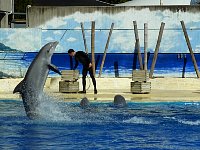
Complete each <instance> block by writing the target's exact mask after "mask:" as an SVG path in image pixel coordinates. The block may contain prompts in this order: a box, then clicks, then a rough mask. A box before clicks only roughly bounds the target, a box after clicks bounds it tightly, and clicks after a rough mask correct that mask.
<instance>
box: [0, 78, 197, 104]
mask: <svg viewBox="0 0 200 150" xmlns="http://www.w3.org/2000/svg"><path fill="white" fill-rule="evenodd" d="M21 80H22V79H1V80H0V99H21V98H20V96H19V95H18V94H12V92H13V89H14V88H15V86H16V85H17V84H18V83H19V82H20V81H21ZM90 80H91V79H90ZM96 80H97V87H98V94H97V95H94V94H93V85H92V81H89V79H87V87H88V86H89V84H90V88H89V89H88V91H87V94H65V93H59V91H58V82H59V81H60V78H48V79H47V82H46V84H45V89H44V90H45V92H46V93H47V94H49V95H51V96H53V97H56V98H57V99H58V100H62V101H77V100H79V99H80V98H83V97H85V96H86V97H88V98H89V99H90V100H99V101H110V100H113V98H114V96H115V95H116V94H121V95H123V96H124V97H125V98H126V99H127V100H130V101H136V102H158V101H159V102H162V101H165V102H166V101H167V102H168V101H169V102H171V101H195V102H196V101H198V102H200V80H199V79H197V78H155V79H151V80H150V82H151V85H152V91H151V93H150V94H132V93H130V82H131V81H132V79H131V78H97V79H96ZM79 82H80V90H82V85H81V79H79Z"/></svg>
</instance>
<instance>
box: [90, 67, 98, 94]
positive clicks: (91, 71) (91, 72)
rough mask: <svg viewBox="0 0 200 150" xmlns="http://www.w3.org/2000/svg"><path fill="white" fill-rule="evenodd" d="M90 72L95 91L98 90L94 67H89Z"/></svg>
mask: <svg viewBox="0 0 200 150" xmlns="http://www.w3.org/2000/svg"><path fill="white" fill-rule="evenodd" d="M89 73H90V77H91V78H92V83H93V85H94V91H97V87H96V79H95V77H94V74H93V70H92V67H90V68H89Z"/></svg>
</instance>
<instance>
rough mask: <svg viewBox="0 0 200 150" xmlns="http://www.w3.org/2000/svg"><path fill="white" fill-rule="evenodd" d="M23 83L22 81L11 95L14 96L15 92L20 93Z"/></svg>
mask: <svg viewBox="0 0 200 150" xmlns="http://www.w3.org/2000/svg"><path fill="white" fill-rule="evenodd" d="M23 83H24V80H22V81H21V82H20V83H19V84H18V85H17V86H16V87H15V89H14V91H13V94H14V93H17V92H19V93H21V91H22V86H23Z"/></svg>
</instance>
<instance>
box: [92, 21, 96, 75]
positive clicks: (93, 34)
mask: <svg viewBox="0 0 200 150" xmlns="http://www.w3.org/2000/svg"><path fill="white" fill-rule="evenodd" d="M91 31H92V32H91V53H92V69H93V75H94V76H95V74H96V70H95V21H92V30H91Z"/></svg>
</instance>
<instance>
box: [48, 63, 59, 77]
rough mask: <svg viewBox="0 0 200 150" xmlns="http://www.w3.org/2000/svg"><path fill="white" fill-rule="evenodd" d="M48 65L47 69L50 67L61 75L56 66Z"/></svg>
mask: <svg viewBox="0 0 200 150" xmlns="http://www.w3.org/2000/svg"><path fill="white" fill-rule="evenodd" d="M48 66H49V69H50V70H52V71H54V72H55V73H58V74H59V75H61V73H60V71H59V70H58V68H57V67H56V66H55V65H53V64H49V65H48Z"/></svg>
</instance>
